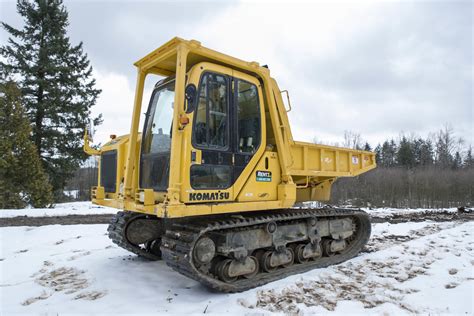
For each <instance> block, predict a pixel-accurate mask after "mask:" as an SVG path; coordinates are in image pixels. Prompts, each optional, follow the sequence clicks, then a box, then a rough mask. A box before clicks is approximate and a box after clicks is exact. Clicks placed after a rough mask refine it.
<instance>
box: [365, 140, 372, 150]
mask: <svg viewBox="0 0 474 316" xmlns="http://www.w3.org/2000/svg"><path fill="white" fill-rule="evenodd" d="M364 150H366V151H372V147H370V144H369V143H368V142H365V145H364Z"/></svg>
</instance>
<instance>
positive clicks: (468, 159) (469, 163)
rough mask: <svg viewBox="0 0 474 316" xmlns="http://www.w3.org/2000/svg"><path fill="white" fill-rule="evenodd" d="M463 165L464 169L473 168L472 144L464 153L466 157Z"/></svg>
mask: <svg viewBox="0 0 474 316" xmlns="http://www.w3.org/2000/svg"><path fill="white" fill-rule="evenodd" d="M463 167H464V168H466V169H469V168H474V157H472V146H469V149H468V150H467V153H466V159H464V163H463Z"/></svg>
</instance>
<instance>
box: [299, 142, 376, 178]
mask: <svg viewBox="0 0 474 316" xmlns="http://www.w3.org/2000/svg"><path fill="white" fill-rule="evenodd" d="M290 148H291V157H292V160H293V161H292V164H291V167H290V174H291V175H292V176H311V177H351V176H357V175H359V174H361V173H364V172H366V171H369V170H371V169H374V168H375V167H376V162H375V154H374V153H372V152H369V151H362V150H355V149H350V148H342V147H335V146H327V145H319V144H311V143H305V142H294V144H293V145H292V146H291V147H290Z"/></svg>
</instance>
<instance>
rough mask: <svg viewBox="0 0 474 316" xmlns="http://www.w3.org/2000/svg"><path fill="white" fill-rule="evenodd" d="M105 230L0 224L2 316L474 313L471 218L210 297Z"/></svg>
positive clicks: (406, 232) (395, 234)
mask: <svg viewBox="0 0 474 316" xmlns="http://www.w3.org/2000/svg"><path fill="white" fill-rule="evenodd" d="M28 211H29V210H28ZM106 228H107V227H106V225H68V226H61V225H54V226H41V227H3V228H0V240H1V252H0V303H1V307H0V314H5V315H6V314H14V313H27V314H51V315H56V314H59V315H61V314H69V313H80V314H89V313H96V314H100V313H127V314H145V313H146V314H155V315H157V314H173V315H193V314H203V313H206V314H215V315H222V314H224V313H226V314H231V315H267V314H271V313H273V312H277V313H280V314H288V313H289V314H298V313H299V314H305V315H308V314H318V315H320V314H321V315H326V314H330V315H333V314H338V315H342V314H344V315H355V314H374V315H405V314H414V313H416V314H431V315H443V314H456V315H472V314H473V312H474V307H473V301H474V282H473V280H474V274H473V270H474V269H473V267H474V251H473V249H474V238H473V235H474V222H464V223H461V222H417V223H400V224H389V223H380V224H374V225H373V234H372V239H371V241H370V242H369V244H368V246H367V248H366V250H365V251H364V252H363V253H361V255H360V256H358V257H357V258H354V259H352V260H350V261H348V262H345V263H342V264H339V265H337V266H333V267H330V268H326V269H318V270H313V271H310V272H307V273H304V274H300V275H295V276H291V277H288V278H286V279H284V280H280V281H277V282H273V283H270V284H267V285H265V286H263V287H260V288H257V289H253V290H249V291H247V292H244V293H237V294H221V293H213V292H209V291H208V290H207V289H206V288H204V287H202V286H201V285H199V284H198V283H197V282H195V281H193V280H190V279H188V278H186V277H184V276H181V275H179V274H177V273H176V272H174V271H172V270H171V269H170V268H168V267H167V266H166V265H165V264H164V263H163V262H150V261H146V260H143V259H140V258H138V257H136V256H134V255H130V254H129V253H127V252H126V251H125V250H123V249H120V248H117V247H116V246H115V245H114V244H112V243H111V242H110V241H109V239H108V238H107V236H106Z"/></svg>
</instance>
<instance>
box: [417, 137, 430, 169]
mask: <svg viewBox="0 0 474 316" xmlns="http://www.w3.org/2000/svg"><path fill="white" fill-rule="evenodd" d="M420 141H421V144H420V148H419V153H418V159H419V164H420V165H422V166H431V165H432V164H433V144H432V143H431V141H430V140H429V139H427V140H423V139H421V138H420Z"/></svg>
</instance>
